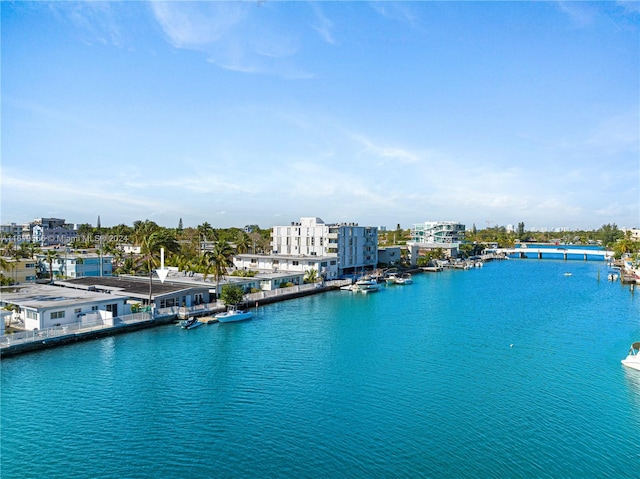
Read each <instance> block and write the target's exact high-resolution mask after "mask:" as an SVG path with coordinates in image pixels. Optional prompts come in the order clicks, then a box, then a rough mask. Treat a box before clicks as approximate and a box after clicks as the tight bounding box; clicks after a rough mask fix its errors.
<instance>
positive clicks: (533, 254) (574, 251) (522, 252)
mask: <svg viewBox="0 0 640 479" xmlns="http://www.w3.org/2000/svg"><path fill="white" fill-rule="evenodd" d="M489 251H495V252H496V253H498V254H505V255H507V256H511V255H516V254H517V255H518V256H519V257H520V258H538V259H542V258H544V257H545V256H547V257H549V255H562V257H563V259H564V260H567V259H568V256H569V255H571V256H582V258H583V259H584V260H585V261H586V260H587V259H588V257H591V258H592V259H602V260H605V261H607V260H610V259H613V251H605V250H601V249H579V248H562V247H557V248H496V249H491V250H489ZM594 257H595V258H594Z"/></svg>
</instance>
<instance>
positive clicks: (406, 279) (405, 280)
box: [396, 273, 413, 284]
mask: <svg viewBox="0 0 640 479" xmlns="http://www.w3.org/2000/svg"><path fill="white" fill-rule="evenodd" d="M411 283H413V278H412V277H411V273H404V274H403V275H402V276H400V277H399V278H396V284H411Z"/></svg>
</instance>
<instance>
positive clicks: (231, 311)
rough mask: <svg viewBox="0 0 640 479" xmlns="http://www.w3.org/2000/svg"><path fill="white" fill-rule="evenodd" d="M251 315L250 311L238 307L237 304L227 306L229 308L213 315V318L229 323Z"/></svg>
mask: <svg viewBox="0 0 640 479" xmlns="http://www.w3.org/2000/svg"><path fill="white" fill-rule="evenodd" d="M252 316H253V313H252V312H251V311H246V310H244V309H239V308H238V307H237V306H229V308H228V309H227V310H226V311H225V312H223V313H218V314H216V315H215V318H216V319H217V320H218V321H219V322H220V323H231V322H233V321H244V320H245V319H249V318H251V317H252Z"/></svg>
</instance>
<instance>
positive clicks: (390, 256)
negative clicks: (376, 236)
mask: <svg viewBox="0 0 640 479" xmlns="http://www.w3.org/2000/svg"><path fill="white" fill-rule="evenodd" d="M401 255H402V252H401V250H400V246H387V247H386V248H379V249H378V263H379V264H380V265H384V266H396V265H398V264H400V259H401V257H402V256H401Z"/></svg>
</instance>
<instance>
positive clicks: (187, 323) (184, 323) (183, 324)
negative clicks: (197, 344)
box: [180, 318, 202, 329]
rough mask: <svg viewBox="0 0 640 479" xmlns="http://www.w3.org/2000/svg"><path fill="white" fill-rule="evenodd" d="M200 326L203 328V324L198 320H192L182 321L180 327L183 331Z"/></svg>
mask: <svg viewBox="0 0 640 479" xmlns="http://www.w3.org/2000/svg"><path fill="white" fill-rule="evenodd" d="M198 326H202V323H201V322H200V321H198V318H190V319H184V320H182V321H180V327H181V328H182V329H194V328H197V327H198Z"/></svg>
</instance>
